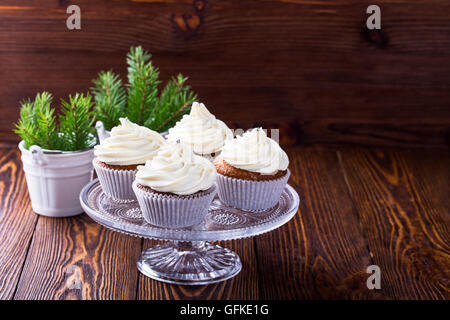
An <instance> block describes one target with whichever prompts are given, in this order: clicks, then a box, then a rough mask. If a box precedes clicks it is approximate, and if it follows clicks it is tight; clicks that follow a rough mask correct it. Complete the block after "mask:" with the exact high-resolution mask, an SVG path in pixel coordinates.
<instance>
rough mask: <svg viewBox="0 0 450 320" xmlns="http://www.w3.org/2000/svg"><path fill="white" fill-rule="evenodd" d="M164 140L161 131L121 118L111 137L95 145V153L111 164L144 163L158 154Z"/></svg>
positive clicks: (100, 158) (99, 158)
mask: <svg viewBox="0 0 450 320" xmlns="http://www.w3.org/2000/svg"><path fill="white" fill-rule="evenodd" d="M164 141H165V140H164V138H163V137H162V136H161V135H160V134H159V133H157V132H155V131H153V130H150V129H149V128H146V127H142V126H139V125H137V124H135V123H133V122H131V121H129V120H128V119H126V118H120V125H118V126H116V127H114V128H112V130H111V136H110V137H109V138H107V139H105V140H103V141H102V142H101V143H100V145H97V146H95V151H94V154H95V155H96V156H97V159H98V160H100V161H102V162H105V163H107V164H110V165H120V166H127V165H136V164H144V163H145V162H146V161H147V160H151V159H152V158H153V157H154V156H155V155H156V152H157V151H158V149H159V147H160V146H161V145H162V144H163V143H164Z"/></svg>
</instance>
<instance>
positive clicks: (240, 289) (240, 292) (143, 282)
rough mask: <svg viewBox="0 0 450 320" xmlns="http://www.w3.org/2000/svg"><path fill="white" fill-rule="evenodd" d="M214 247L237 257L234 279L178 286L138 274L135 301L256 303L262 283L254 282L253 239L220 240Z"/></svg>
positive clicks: (146, 246)
mask: <svg viewBox="0 0 450 320" xmlns="http://www.w3.org/2000/svg"><path fill="white" fill-rule="evenodd" d="M157 243H158V242H157V241H154V240H145V241H144V245H143V248H144V249H145V248H149V247H151V246H153V245H155V244H157ZM217 244H219V245H220V246H223V247H226V248H228V249H230V250H232V251H234V252H236V253H237V254H238V255H239V257H240V259H241V262H242V271H241V272H240V273H239V274H238V275H237V276H236V277H234V278H232V279H230V280H227V281H224V282H219V283H215V284H211V285H203V286H179V285H173V284H167V283H162V282H159V281H155V280H152V279H150V278H147V277H146V276H144V275H142V274H140V275H139V290H138V299H140V300H149V299H151V300H154V299H157V300H162V299H164V300H165V299H170V300H172V299H176V300H179V299H189V300H247V299H250V300H258V299H259V298H260V294H259V293H260V289H259V287H260V286H261V285H263V284H261V283H260V282H259V279H258V272H259V271H258V266H257V260H256V255H255V247H254V242H253V239H242V240H236V241H220V242H217Z"/></svg>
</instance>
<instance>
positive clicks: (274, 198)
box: [216, 169, 291, 211]
mask: <svg viewBox="0 0 450 320" xmlns="http://www.w3.org/2000/svg"><path fill="white" fill-rule="evenodd" d="M290 175H291V172H290V171H289V169H288V171H287V172H286V174H285V175H284V176H282V177H281V178H278V179H274V180H264V181H251V180H244V179H237V178H231V177H227V176H224V175H222V174H219V173H218V174H217V180H216V183H217V187H218V190H217V193H218V195H219V199H220V201H222V202H223V203H225V204H226V205H229V206H231V207H235V208H238V209H243V210H248V211H260V210H265V209H269V208H272V207H274V206H275V205H276V204H277V203H278V201H279V200H280V198H281V194H282V192H283V190H284V187H285V186H286V183H287V181H288V179H289V176H290Z"/></svg>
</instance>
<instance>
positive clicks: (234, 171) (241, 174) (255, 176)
mask: <svg viewBox="0 0 450 320" xmlns="http://www.w3.org/2000/svg"><path fill="white" fill-rule="evenodd" d="M214 166H215V167H216V170H217V172H218V173H220V174H222V175H224V176H227V177H230V178H236V179H243V180H250V181H267V180H275V179H278V178H281V177H283V176H285V175H286V172H287V170H284V171H282V170H278V171H277V172H276V173H275V174H261V173H257V172H251V171H247V170H243V169H239V168H235V167H233V166H232V165H230V164H228V163H227V162H226V161H225V160H223V159H222V157H221V156H219V157H217V158H216V160H214Z"/></svg>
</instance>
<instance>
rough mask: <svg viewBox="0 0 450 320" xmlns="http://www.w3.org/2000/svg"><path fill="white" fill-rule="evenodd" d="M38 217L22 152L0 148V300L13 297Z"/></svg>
mask: <svg viewBox="0 0 450 320" xmlns="http://www.w3.org/2000/svg"><path fill="white" fill-rule="evenodd" d="M37 218H38V216H37V215H36V214H35V213H34V212H33V211H32V210H31V206H30V200H29V198H28V190H27V186H26V184H25V174H24V172H23V170H22V163H21V161H20V152H19V150H17V149H5V148H0V300H4V299H11V298H12V297H13V295H14V292H15V290H16V287H17V283H18V280H19V276H20V273H21V271H22V267H23V264H24V263H25V259H26V255H27V250H28V248H29V245H30V242H31V238H32V236H33V233H34V228H35V225H36V221H37Z"/></svg>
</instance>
